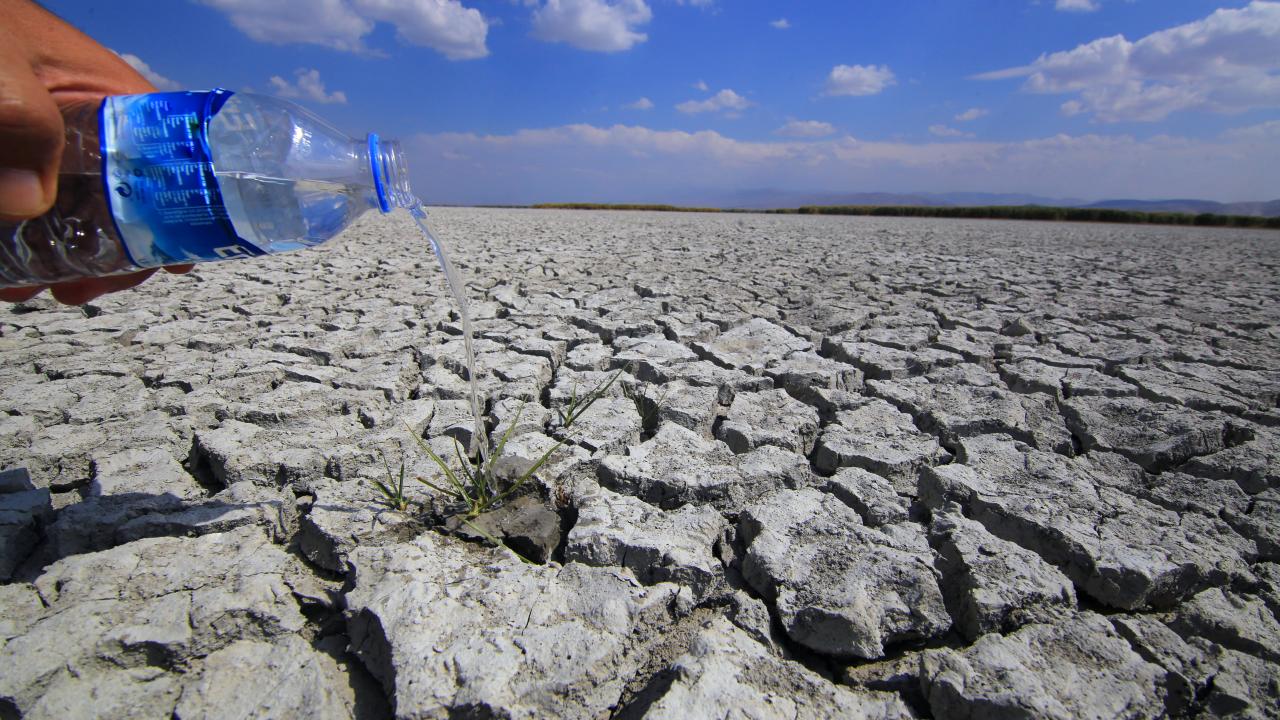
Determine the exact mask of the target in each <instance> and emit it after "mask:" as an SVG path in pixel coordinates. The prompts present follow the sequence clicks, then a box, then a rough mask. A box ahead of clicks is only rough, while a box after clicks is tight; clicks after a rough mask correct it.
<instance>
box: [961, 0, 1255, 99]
mask: <svg viewBox="0 0 1280 720" xmlns="http://www.w3.org/2000/svg"><path fill="white" fill-rule="evenodd" d="M1015 77H1024V78H1026V80H1025V81H1024V84H1023V88H1024V89H1025V90H1027V91H1029V92H1035V93H1057V94H1076V95H1077V97H1076V98H1074V99H1072V100H1069V101H1067V102H1066V103H1064V105H1063V107H1062V110H1063V112H1064V113H1067V114H1082V113H1091V114H1092V115H1093V116H1094V117H1095V118H1097V119H1098V120H1101V121H1103V122H1119V121H1157V120H1163V119H1164V118H1166V117H1168V116H1169V115H1170V114H1172V113H1175V112H1180V111H1186V110H1208V111H1212V112H1226V113H1232V112H1243V111H1245V110H1250V109H1255V108H1266V107H1280V2H1263V1H1262V0H1255V1H1254V2H1251V3H1250V4H1249V5H1248V6H1246V7H1243V8H1239V9H1220V10H1216V11H1214V12H1213V14H1211V15H1209V16H1208V17H1206V18H1204V19H1201V20H1197V21H1194V22H1190V23H1187V24H1185V25H1179V26H1177V27H1173V28H1169V29H1167V30H1161V31H1159V32H1155V33H1152V34H1150V35H1147V36H1146V37H1143V38H1141V39H1139V40H1137V41H1136V42H1130V41H1129V40H1128V39H1126V38H1125V37H1124V36H1123V35H1114V36H1111V37H1105V38H1099V39H1097V40H1094V41H1092V42H1089V43H1086V44H1084V45H1079V46H1077V47H1076V48H1074V49H1072V50H1066V51H1062V52H1055V53H1051V54H1046V55H1041V56H1040V57H1039V58H1038V59H1037V60H1036V61H1035V62H1033V63H1031V64H1030V65H1026V66H1023V67H1015V68H1008V69H1005V70H997V71H995V72H991V73H984V74H982V75H978V76H977V78H978V79H986V80H1000V79H1005V78H1015Z"/></svg>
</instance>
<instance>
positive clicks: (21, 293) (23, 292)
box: [0, 285, 44, 303]
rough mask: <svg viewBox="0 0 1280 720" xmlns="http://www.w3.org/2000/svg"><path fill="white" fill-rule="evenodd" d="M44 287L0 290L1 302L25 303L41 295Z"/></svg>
mask: <svg viewBox="0 0 1280 720" xmlns="http://www.w3.org/2000/svg"><path fill="white" fill-rule="evenodd" d="M42 290H44V285H35V286H32V287H16V288H4V289H2V290H0V302H15V303H16V302H24V301H26V300H30V299H31V298H33V297H35V296H37V295H39V294H40V292H41V291H42Z"/></svg>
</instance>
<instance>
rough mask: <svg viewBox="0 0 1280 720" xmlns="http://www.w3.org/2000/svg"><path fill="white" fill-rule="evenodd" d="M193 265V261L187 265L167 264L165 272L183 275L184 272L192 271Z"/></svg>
mask: <svg viewBox="0 0 1280 720" xmlns="http://www.w3.org/2000/svg"><path fill="white" fill-rule="evenodd" d="M193 267H195V265H194V264H193V263H187V264H186V265H165V266H164V270H165V272H171V273H173V274H174V275H181V274H183V273H189V272H191V268H193Z"/></svg>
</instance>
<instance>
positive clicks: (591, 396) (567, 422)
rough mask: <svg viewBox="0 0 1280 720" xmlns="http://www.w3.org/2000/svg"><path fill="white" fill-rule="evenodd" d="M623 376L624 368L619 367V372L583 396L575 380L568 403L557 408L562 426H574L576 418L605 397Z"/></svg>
mask: <svg viewBox="0 0 1280 720" xmlns="http://www.w3.org/2000/svg"><path fill="white" fill-rule="evenodd" d="M621 376H622V369H619V370H618V372H616V373H614V374H613V375H612V376H610V377H609V378H607V379H605V380H602V381H600V383H599V384H598V385H596V386H595V388H594V389H592V390H591V392H589V393H587V394H586V395H582V396H579V395H578V384H577V383H576V382H575V383H574V384H573V388H572V389H571V390H570V395H569V402H568V403H566V404H565V406H564V407H563V408H556V414H558V415H559V416H560V427H563V428H565V429H566V430H567V429H568V428H569V427H570V426H572V425H573V423H574V421H575V420H577V419H578V418H580V417H582V414H583V413H585V412H586V411H587V409H588V408H590V407H591V406H592V405H593V404H595V401H597V400H599V399H600V398H602V397H604V395H605V393H607V392H609V388H611V387H613V384H614V383H615V382H617V381H618V378H619V377H621Z"/></svg>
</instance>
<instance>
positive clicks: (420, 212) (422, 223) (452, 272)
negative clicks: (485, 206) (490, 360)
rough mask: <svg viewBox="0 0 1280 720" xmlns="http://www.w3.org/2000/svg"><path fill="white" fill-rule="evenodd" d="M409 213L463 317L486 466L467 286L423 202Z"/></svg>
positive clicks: (474, 434) (485, 458)
mask: <svg viewBox="0 0 1280 720" xmlns="http://www.w3.org/2000/svg"><path fill="white" fill-rule="evenodd" d="M409 214H410V215H412V216H413V221H414V222H415V223H417V224H418V229H419V230H421V231H422V234H423V236H425V237H426V238H427V242H428V243H430V244H431V251H432V252H434V253H435V255H436V259H437V260H438V261H439V262H440V269H441V270H443V271H444V278H445V282H446V283H447V284H448V285H449V292H450V293H452V294H453V299H454V301H455V302H457V303H458V314H459V315H461V316H462V345H463V348H464V349H465V351H466V355H467V358H466V360H467V379H468V380H469V381H470V383H471V415H472V417H473V418H474V422H475V427H474V430H473V432H472V437H473V438H474V440H475V444H476V445H477V446H478V447H479V449H480V459H481V463H482V465H481V467H488V466H489V438H488V435H487V434H486V433H485V429H484V414H483V413H482V411H481V407H480V392H479V383H478V381H477V380H476V353H475V347H474V343H473V333H472V330H471V310H470V306H469V305H467V285H466V283H465V282H463V280H462V276H460V275H459V274H458V270H457V268H455V267H454V266H453V263H452V262H451V261H450V260H449V254H448V252H446V251H445V248H444V245H442V244H441V243H440V241H439V240H437V239H436V237H435V235H432V234H431V229H430V228H428V227H427V211H426V210H425V209H424V208H423V207H422V201H420V200H419V201H417V202H415V203H414V204H413V206H411V207H410V208H409Z"/></svg>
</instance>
